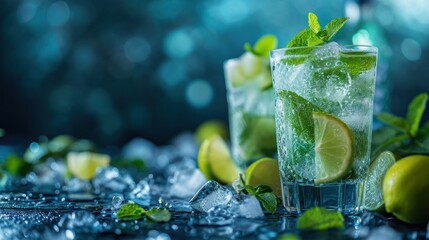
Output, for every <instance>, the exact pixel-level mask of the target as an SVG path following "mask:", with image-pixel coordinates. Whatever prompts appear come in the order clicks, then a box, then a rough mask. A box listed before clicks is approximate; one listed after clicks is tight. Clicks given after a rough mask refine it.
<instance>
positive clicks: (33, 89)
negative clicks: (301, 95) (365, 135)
mask: <svg viewBox="0 0 429 240" xmlns="http://www.w3.org/2000/svg"><path fill="white" fill-rule="evenodd" d="M356 6H357V5H355V4H353V2H351V1H347V2H346V1H342V0H333V1H325V0H311V1H309V0H305V1H302V0H288V1H284V0H272V1H259V0H146V1H143V0H124V1H116V0H105V1H87V0H74V1H71V0H65V1H52V0H21V1H17V0H3V1H1V2H0V27H1V28H0V39H1V40H0V41H1V42H0V44H1V45H0V46H1V51H0V63H1V64H0V128H3V129H5V131H6V133H7V135H6V139H26V140H27V139H28V140H37V137H38V136H40V135H47V136H48V137H52V136H55V135H57V134H62V133H68V134H72V135H74V136H76V137H85V138H90V139H92V140H95V141H96V142H98V143H100V144H104V145H108V144H122V143H123V142H125V141H128V140H129V139H131V138H132V137H137V136H138V137H144V138H148V139H150V140H152V141H154V142H155V143H159V144H163V143H166V142H167V141H168V140H169V139H171V138H172V137H173V136H175V135H177V134H178V133H180V132H183V131H193V130H195V128H196V127H197V126H198V125H199V124H200V123H202V122H204V121H206V120H208V119H218V120H221V121H223V122H224V123H225V124H227V102H226V96H225V91H226V90H225V84H224V77H223V68H222V64H223V61H225V60H226V59H228V58H233V57H238V56H240V55H241V54H242V52H243V44H244V43H245V42H254V41H255V40H256V39H258V38H259V37H260V36H261V35H263V34H267V33H271V34H275V35H277V36H278V37H279V43H280V44H279V46H280V47H283V46H285V45H286V43H287V42H288V40H289V39H291V37H292V36H294V35H295V34H296V33H297V32H298V31H299V30H301V29H303V28H304V27H306V24H307V19H306V15H307V13H308V12H309V11H313V12H315V13H317V14H318V15H319V18H320V19H319V20H320V22H321V23H322V24H326V23H327V22H328V21H329V20H330V19H332V18H334V17H340V16H345V15H348V16H350V17H351V20H350V22H349V23H348V24H347V25H346V27H345V30H342V32H341V34H339V36H338V39H337V40H339V41H340V42H343V43H349V44H351V43H352V40H357V41H358V40H359V39H357V38H359V36H361V37H362V36H365V34H364V32H363V33H362V32H360V33H359V34H360V35H359V34H358V35H356V33H357V32H356V31H357V29H358V27H359V26H358V23H357V22H356V20H357V16H356ZM372 11H373V13H374V15H373V16H366V19H370V21H369V22H370V24H372V25H371V26H370V28H372V27H373V26H376V27H378V28H377V29H376V30H375V31H376V32H378V33H379V34H380V36H382V39H381V40H380V39H378V40H380V41H378V40H377V41H376V42H374V43H373V44H375V45H376V46H378V47H379V48H380V50H381V51H380V61H381V62H382V63H383V65H384V67H385V69H387V71H386V72H384V73H383V76H382V77H383V78H384V79H385V82H384V83H383V85H382V86H380V87H379V88H380V89H381V91H384V92H387V93H386V94H383V95H382V96H381V97H379V98H378V100H377V104H378V105H377V106H378V110H377V111H379V110H380V109H382V110H386V111H387V110H389V111H392V112H393V113H395V114H400V115H403V114H405V112H406V108H407V106H408V103H409V102H410V101H411V99H412V98H413V96H415V95H416V94H418V93H420V92H424V91H426V92H428V91H429V73H428V70H427V67H426V66H427V64H428V62H429V53H428V46H427V42H429V41H428V38H429V14H427V13H428V12H429V2H425V1H418V0H412V1H410V0H396V1H389V0H379V1H375V2H374V4H373V5H372ZM370 32H371V31H370ZM353 37H355V38H353ZM353 42H354V41H353ZM386 66H388V68H386ZM425 118H426V119H427V118H428V116H427V114H426V116H425Z"/></svg>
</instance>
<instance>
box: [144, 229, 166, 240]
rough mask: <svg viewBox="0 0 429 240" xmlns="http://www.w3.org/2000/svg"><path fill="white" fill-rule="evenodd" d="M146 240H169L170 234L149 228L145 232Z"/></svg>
mask: <svg viewBox="0 0 429 240" xmlns="http://www.w3.org/2000/svg"><path fill="white" fill-rule="evenodd" d="M145 239H146V240H170V239H171V238H170V235H168V234H167V233H163V232H159V231H156V230H150V231H149V232H148V233H147V238H145Z"/></svg>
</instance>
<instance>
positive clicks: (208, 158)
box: [198, 135, 240, 184]
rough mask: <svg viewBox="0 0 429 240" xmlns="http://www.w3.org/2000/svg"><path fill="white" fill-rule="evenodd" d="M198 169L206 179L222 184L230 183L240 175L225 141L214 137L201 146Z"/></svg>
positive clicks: (217, 136)
mask: <svg viewBox="0 0 429 240" xmlns="http://www.w3.org/2000/svg"><path fill="white" fill-rule="evenodd" d="M198 167H199V168H200V170H201V172H203V173H204V175H205V176H206V177H207V179H213V180H216V181H218V182H220V183H223V184H230V183H232V182H233V181H234V180H235V179H236V178H237V177H238V176H239V174H240V170H239V168H238V167H237V165H236V164H235V163H234V161H233V159H232V157H231V153H230V151H229V149H228V146H227V145H226V143H225V141H224V140H223V139H222V138H221V137H220V136H219V135H214V136H212V137H209V138H207V139H206V140H204V142H203V143H202V144H201V147H200V150H199V152H198Z"/></svg>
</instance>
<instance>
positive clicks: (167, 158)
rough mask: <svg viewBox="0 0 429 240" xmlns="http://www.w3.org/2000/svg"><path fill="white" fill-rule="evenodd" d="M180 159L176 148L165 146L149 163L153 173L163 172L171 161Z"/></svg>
mask: <svg viewBox="0 0 429 240" xmlns="http://www.w3.org/2000/svg"><path fill="white" fill-rule="evenodd" d="M177 157H178V154H177V149H176V148H175V147H174V146H163V147H160V148H159V149H158V151H157V154H156V156H155V157H154V158H153V159H151V160H150V161H149V162H148V167H149V169H150V171H151V172H158V173H160V172H163V171H164V170H165V169H166V167H167V166H168V165H169V164H170V163H171V161H172V160H173V159H175V158H177Z"/></svg>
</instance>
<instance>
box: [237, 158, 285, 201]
mask: <svg viewBox="0 0 429 240" xmlns="http://www.w3.org/2000/svg"><path fill="white" fill-rule="evenodd" d="M245 175H246V185H250V186H253V187H256V186H258V185H267V186H269V187H270V188H271V189H272V190H273V193H274V194H275V195H277V196H281V193H282V190H281V184H280V174H279V163H278V161H277V160H275V159H272V158H262V159H259V160H258V161H256V162H254V163H252V164H251V165H250V166H249V167H248V168H247V170H246V173H245Z"/></svg>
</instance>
